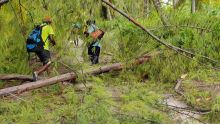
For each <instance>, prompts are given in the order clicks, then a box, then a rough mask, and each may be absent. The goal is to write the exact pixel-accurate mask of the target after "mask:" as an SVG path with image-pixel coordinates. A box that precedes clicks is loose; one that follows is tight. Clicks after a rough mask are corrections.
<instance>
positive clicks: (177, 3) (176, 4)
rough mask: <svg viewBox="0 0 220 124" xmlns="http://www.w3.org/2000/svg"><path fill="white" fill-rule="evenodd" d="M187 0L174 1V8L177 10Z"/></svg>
mask: <svg viewBox="0 0 220 124" xmlns="http://www.w3.org/2000/svg"><path fill="white" fill-rule="evenodd" d="M185 1H186V0H173V8H174V9H177V8H178V7H179V6H180V5H182V3H184V2H185Z"/></svg>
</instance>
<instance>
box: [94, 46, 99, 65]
mask: <svg viewBox="0 0 220 124" xmlns="http://www.w3.org/2000/svg"><path fill="white" fill-rule="evenodd" d="M99 54H100V47H99V46H95V52H94V59H93V62H92V63H93V64H98V63H99Z"/></svg>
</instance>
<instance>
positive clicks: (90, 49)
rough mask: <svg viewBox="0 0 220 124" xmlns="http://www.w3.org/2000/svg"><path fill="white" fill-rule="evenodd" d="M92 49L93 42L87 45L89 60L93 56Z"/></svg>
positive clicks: (91, 59)
mask: <svg viewBox="0 0 220 124" xmlns="http://www.w3.org/2000/svg"><path fill="white" fill-rule="evenodd" d="M92 49H93V43H91V44H90V45H89V47H88V55H89V59H90V61H91V62H92V61H93V58H94V53H93V51H92Z"/></svg>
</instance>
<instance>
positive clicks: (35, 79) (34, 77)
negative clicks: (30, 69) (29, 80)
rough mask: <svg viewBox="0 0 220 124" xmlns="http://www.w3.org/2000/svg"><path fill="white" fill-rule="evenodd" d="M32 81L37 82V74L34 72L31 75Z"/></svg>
mask: <svg viewBox="0 0 220 124" xmlns="http://www.w3.org/2000/svg"><path fill="white" fill-rule="evenodd" d="M33 80H34V81H37V80H38V74H37V72H34V73H33Z"/></svg>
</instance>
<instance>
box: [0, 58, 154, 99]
mask: <svg viewBox="0 0 220 124" xmlns="http://www.w3.org/2000/svg"><path fill="white" fill-rule="evenodd" d="M150 58H151V57H150V56H148V55H146V56H143V57H141V58H137V59H135V60H134V61H133V62H132V63H133V65H139V64H142V63H144V62H147V61H149V60H150ZM122 69H123V64H122V63H116V64H112V65H109V66H104V67H101V68H97V69H95V70H92V71H87V72H86V74H88V75H92V76H95V75H99V74H102V73H106V72H111V71H119V70H122ZM76 78H77V75H76V74H75V73H74V72H72V73H67V74H63V75H60V76H56V77H53V78H49V79H45V80H39V81H36V82H31V83H27V84H23V85H20V86H14V87H9V88H5V89H1V90H0V96H8V95H10V94H13V93H21V92H24V91H28V90H32V89H37V88H40V87H44V86H48V85H52V84H55V83H58V82H62V81H67V80H75V79H76Z"/></svg>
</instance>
